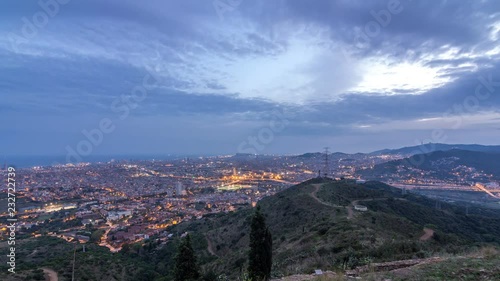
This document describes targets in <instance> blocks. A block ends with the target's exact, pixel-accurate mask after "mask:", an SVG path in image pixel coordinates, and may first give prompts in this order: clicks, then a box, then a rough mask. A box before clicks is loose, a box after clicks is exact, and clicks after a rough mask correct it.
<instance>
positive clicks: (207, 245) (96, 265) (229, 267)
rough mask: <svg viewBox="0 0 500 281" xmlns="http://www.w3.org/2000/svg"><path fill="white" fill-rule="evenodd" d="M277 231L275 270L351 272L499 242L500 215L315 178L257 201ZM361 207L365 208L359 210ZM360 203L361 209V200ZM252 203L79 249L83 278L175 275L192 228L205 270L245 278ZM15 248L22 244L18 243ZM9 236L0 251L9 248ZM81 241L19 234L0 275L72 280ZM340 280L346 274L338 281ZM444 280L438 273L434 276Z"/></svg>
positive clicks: (378, 186) (376, 186)
mask: <svg viewBox="0 0 500 281" xmlns="http://www.w3.org/2000/svg"><path fill="white" fill-rule="evenodd" d="M259 204H260V206H261V208H262V211H263V213H264V214H265V216H266V220H267V224H268V226H269V228H270V230H271V233H272V235H273V255H274V257H273V272H272V274H273V277H281V276H289V275H294V274H310V273H311V272H313V270H314V269H322V270H331V271H334V272H342V273H343V272H345V271H347V270H351V269H355V268H359V267H362V266H364V265H370V264H373V263H383V262H390V261H396V260H406V259H425V258H429V257H433V256H441V257H444V256H449V255H450V254H451V255H456V254H461V253H462V252H463V251H465V250H468V249H470V248H471V247H480V246H482V245H483V244H487V243H488V244H498V243H499V242H500V212H499V211H495V210H489V209H481V208H474V209H473V210H470V212H469V215H468V216H466V215H465V210H464V209H463V208H461V207H458V206H455V205H450V204H445V203H443V204H441V209H440V210H435V209H434V205H435V201H433V200H430V199H427V198H425V197H421V196H418V195H414V194H404V195H403V194H402V193H401V191H400V190H399V189H396V188H394V187H391V186H388V185H385V184H383V183H380V182H367V183H365V184H355V183H353V182H348V181H332V180H329V179H312V180H309V181H307V182H304V183H301V184H299V185H296V186H293V187H291V188H289V189H287V190H284V191H282V192H280V193H278V194H276V195H274V196H270V197H267V198H264V199H263V200H261V201H260V202H259ZM358 205H363V206H366V207H367V211H364V212H361V211H356V208H355V206H358ZM358 208H359V206H358ZM252 212H253V209H252V208H250V207H248V208H244V209H241V210H239V211H236V212H230V213H227V214H213V215H208V216H205V217H203V218H202V219H199V220H193V221H187V222H183V223H181V224H178V225H175V226H173V227H171V228H169V229H168V232H170V233H172V234H174V236H173V239H170V240H169V241H168V242H167V243H166V244H161V243H159V242H158V241H157V240H156V237H152V239H151V240H150V241H147V242H145V243H141V244H134V245H131V246H130V247H127V250H126V251H125V250H123V251H121V252H120V253H116V254H112V253H110V252H109V251H108V250H107V249H106V248H103V247H99V246H97V245H87V247H86V249H87V251H86V252H82V248H81V246H78V247H77V252H76V260H77V261H78V262H77V263H76V267H75V275H76V276H77V280H134V281H137V280H156V281H160V280H161V281H164V280H172V276H171V273H172V269H173V265H174V257H175V254H176V248H177V246H178V242H179V239H178V237H180V236H181V234H183V233H185V232H189V233H190V235H191V237H192V243H193V247H194V250H195V252H196V255H197V257H198V263H199V264H200V265H201V268H202V271H203V272H204V273H207V272H210V271H212V272H214V273H215V274H216V275H221V274H225V275H226V276H228V280H238V278H237V277H240V276H241V275H242V273H243V272H244V271H245V269H246V267H247V256H248V244H249V238H248V236H249V232H250V216H251V214H252ZM16 245H18V244H17V243H16ZM7 247H8V245H7V243H5V242H4V243H0V250H2V251H4V252H6V251H7ZM73 251H74V247H73V244H70V243H68V242H66V241H64V240H62V239H58V238H54V237H39V238H29V239H24V240H19V245H18V251H17V252H16V258H17V260H18V261H19V264H18V265H17V269H18V271H19V274H15V275H12V274H7V270H6V265H3V266H0V268H1V269H2V271H1V272H0V280H12V281H14V280H15V281H17V280H36V279H34V278H32V277H33V276H37V277H40V278H41V279H39V280H43V278H44V277H43V274H42V273H41V269H42V268H46V269H47V268H48V269H52V270H54V271H55V272H57V273H58V275H59V280H71V279H70V278H71V272H72V262H71V260H72V258H73ZM339 280H341V279H339ZM436 280H440V279H436Z"/></svg>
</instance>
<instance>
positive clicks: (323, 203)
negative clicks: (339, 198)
mask: <svg viewBox="0 0 500 281" xmlns="http://www.w3.org/2000/svg"><path fill="white" fill-rule="evenodd" d="M312 186H313V187H314V190H313V191H312V192H311V193H309V195H311V197H312V198H313V199H314V200H316V201H317V202H318V203H320V204H322V205H325V206H330V207H333V208H345V207H344V206H339V205H334V204H330V203H328V202H325V201H321V199H319V198H318V196H317V195H316V194H317V193H318V191H319V189H320V187H321V186H322V184H321V183H315V184H312Z"/></svg>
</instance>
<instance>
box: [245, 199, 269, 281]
mask: <svg viewBox="0 0 500 281" xmlns="http://www.w3.org/2000/svg"><path fill="white" fill-rule="evenodd" d="M272 251H273V240H272V236H271V233H270V232H269V228H268V227H267V226H266V219H265V218H264V216H263V215H262V213H261V212H260V206H258V207H257V209H256V210H255V213H254V215H253V217H252V223H251V231H250V253H249V255H248V261H249V262H248V263H249V264H248V276H249V278H250V280H251V281H265V280H269V278H270V277H271V267H272V264H273V262H272V256H273V253H272Z"/></svg>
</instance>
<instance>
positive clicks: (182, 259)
mask: <svg viewBox="0 0 500 281" xmlns="http://www.w3.org/2000/svg"><path fill="white" fill-rule="evenodd" d="M198 278H200V273H199V271H198V265H197V264H196V256H195V255H194V251H193V248H192V246H191V238H190V236H189V235H187V236H186V237H185V238H184V239H183V240H182V241H181V244H180V245H179V248H178V249H177V256H176V257H175V269H174V280H175V281H193V280H198Z"/></svg>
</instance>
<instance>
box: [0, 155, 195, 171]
mask: <svg viewBox="0 0 500 281" xmlns="http://www.w3.org/2000/svg"><path fill="white" fill-rule="evenodd" d="M199 156H200V155H172V154H168V155H89V156H86V157H84V158H83V159H82V162H85V163H107V162H110V161H140V160H145V161H148V160H176V159H183V158H193V157H199ZM64 164H68V162H67V161H66V155H60V156H0V169H1V168H4V167H15V168H32V167H40V166H55V165H64ZM73 164H75V163H73Z"/></svg>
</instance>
